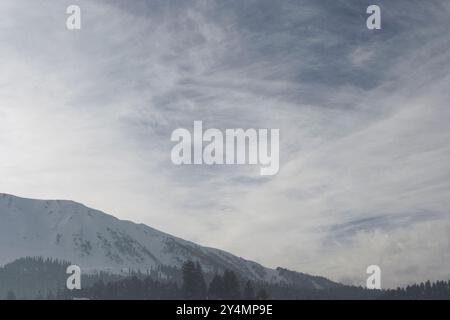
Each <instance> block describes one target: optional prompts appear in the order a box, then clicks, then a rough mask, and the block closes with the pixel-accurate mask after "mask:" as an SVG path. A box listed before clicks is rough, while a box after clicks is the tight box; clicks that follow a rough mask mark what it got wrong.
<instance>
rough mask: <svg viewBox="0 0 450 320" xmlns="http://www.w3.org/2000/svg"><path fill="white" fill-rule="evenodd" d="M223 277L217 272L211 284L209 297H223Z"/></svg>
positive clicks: (216, 298) (212, 298)
mask: <svg viewBox="0 0 450 320" xmlns="http://www.w3.org/2000/svg"><path fill="white" fill-rule="evenodd" d="M223 291H224V288H223V278H222V276H220V275H219V274H216V275H215V276H214V278H213V279H212V281H211V283H210V284H209V289H208V299H211V300H219V299H223Z"/></svg>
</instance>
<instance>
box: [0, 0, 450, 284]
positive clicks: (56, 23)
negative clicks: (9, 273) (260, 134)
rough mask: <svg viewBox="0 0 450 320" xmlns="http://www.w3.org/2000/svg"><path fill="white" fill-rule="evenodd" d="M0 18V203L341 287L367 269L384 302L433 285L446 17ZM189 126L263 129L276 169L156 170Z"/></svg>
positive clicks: (137, 6) (148, 1) (151, 11)
mask: <svg viewBox="0 0 450 320" xmlns="http://www.w3.org/2000/svg"><path fill="white" fill-rule="evenodd" d="M374 3H377V4H379V5H380V6H381V10H382V11H381V15H382V29H381V30H377V31H371V30H368V29H367V28H366V18H367V16H368V15H367V14H366V8H367V6H368V5H369V4H374ZM69 4H78V5H79V6H80V7H81V10H82V29H81V30H79V31H69V30H67V29H66V17H67V15H66V13H65V11H66V7H67V6H68V5H69ZM0 17H1V18H0V192H3V193H9V194H14V195H18V196H24V197H32V198H45V199H71V200H75V201H78V202H82V203H84V204H86V205H88V206H91V207H94V208H97V209H100V210H102V211H105V212H107V213H110V214H113V215H115V216H117V217H119V218H121V219H127V220H133V221H135V222H139V223H140V222H142V223H145V224H148V225H150V226H152V227H154V228H158V229H160V230H162V231H165V232H168V233H171V234H173V235H176V236H180V237H182V238H185V239H188V240H192V241H195V242H198V243H199V244H202V245H207V246H213V247H218V248H221V249H224V250H227V251H230V252H232V253H234V254H237V255H240V256H243V257H245V258H247V259H252V260H255V261H257V262H260V263H262V264H264V265H266V266H269V267H276V266H283V267H287V268H290V269H294V270H298V271H302V272H307V273H313V274H319V275H323V276H326V277H329V278H331V279H333V280H337V281H343V282H346V283H356V284H364V283H365V280H364V279H365V278H366V274H365V271H366V267H367V266H368V265H371V264H377V265H379V266H380V267H381V269H382V285H383V286H385V287H386V286H395V285H400V284H401V285H403V284H406V283H411V282H417V281H422V280H426V279H431V280H436V279H450V269H449V268H448V267H449V265H450V212H449V209H450V125H449V120H450V107H449V95H450V90H449V88H450V35H449V32H448V30H450V3H449V2H446V1H395V2H394V1H370V2H368V1H360V0H358V1H356V0H355V1H336V0H329V1H325V0H323V1H313V0H309V1H302V0H295V1H294V0H292V1H287V0H282V1H273V0H258V1H256V0H254V1H253V0H234V1H229V0H226V1H225V0H222V1H213V0H210V1H186V0H178V1H170V0H136V1H125V0H123V1H106V0H105V1H100V0H98V1H93V0H89V1H85V0H70V1H65V0H64V1H61V0H58V1H56V0H43V1H31V0H2V1H1V2H0ZM194 120H202V121H203V122H204V126H205V127H210V128H219V129H225V128H279V129H280V157H281V158H280V172H279V173H278V175H276V176H269V177H261V176H260V175H259V167H255V166H231V167H227V166H215V167H208V166H174V165H173V164H172V162H171V160H170V151H171V148H172V147H173V145H174V144H173V143H172V142H171V141H170V134H171V132H172V131H173V130H174V129H176V128H179V127H184V128H192V125H193V121H194ZM0 223H1V222H0Z"/></svg>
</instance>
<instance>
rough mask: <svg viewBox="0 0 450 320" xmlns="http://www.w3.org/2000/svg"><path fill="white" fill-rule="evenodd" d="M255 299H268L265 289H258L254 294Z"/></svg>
mask: <svg viewBox="0 0 450 320" xmlns="http://www.w3.org/2000/svg"><path fill="white" fill-rule="evenodd" d="M256 299H257V300H267V299H269V295H268V294H267V292H266V290H264V289H260V290H259V291H258V294H257V295H256Z"/></svg>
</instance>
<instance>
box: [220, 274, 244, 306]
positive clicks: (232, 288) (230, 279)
mask: <svg viewBox="0 0 450 320" xmlns="http://www.w3.org/2000/svg"><path fill="white" fill-rule="evenodd" d="M223 289H224V290H223V293H224V294H223V296H224V299H228V300H239V299H240V297H241V293H240V289H239V281H238V279H237V277H236V274H235V273H234V272H233V271H230V270H227V271H225V273H224V275H223Z"/></svg>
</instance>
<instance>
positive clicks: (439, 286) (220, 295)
mask: <svg viewBox="0 0 450 320" xmlns="http://www.w3.org/2000/svg"><path fill="white" fill-rule="evenodd" d="M69 265H70V263H69V262H67V261H60V260H56V259H50V258H45V259H44V258H41V257H26V258H22V259H18V260H16V261H14V262H12V263H10V264H7V265H5V266H3V267H1V268H0V299H7V300H16V299H50V300H53V299H101V300H105V299H106V300H130V299H132V300H161V299H164V300H169V299H170V300H172V299H175V300H176V299H187V300H203V299H209V300H266V299H305V300H309V299H388V300H395V299H401V300H403V299H415V300H419V299H421V300H424V299H450V281H437V282H433V283H432V282H430V281H427V282H423V283H420V284H414V285H411V286H407V287H405V288H397V289H391V290H369V289H365V288H362V287H354V286H345V285H337V286H334V287H329V288H325V289H313V288H305V287H301V286H298V285H287V284H281V283H266V282H255V281H251V280H249V279H246V278H244V277H241V276H240V275H239V274H237V273H236V272H235V271H232V270H224V271H223V272H216V273H213V274H212V273H207V272H205V271H204V270H203V269H202V267H201V265H200V264H199V263H198V262H193V261H186V262H185V263H184V264H183V266H182V267H181V268H175V267H170V266H158V267H156V268H153V269H150V270H146V271H145V272H141V271H132V270H130V271H128V272H127V273H125V274H121V275H117V274H109V273H105V272H102V273H97V274H90V275H83V276H82V289H81V290H72V291H71V290H68V289H67V288H66V287H65V285H66V280H67V277H68V275H67V274H66V268H67V266H69Z"/></svg>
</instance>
